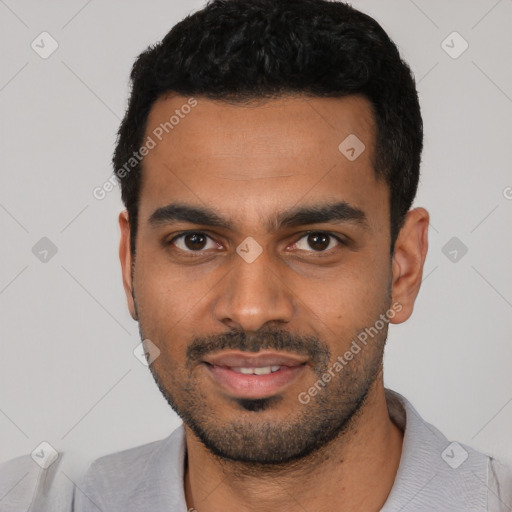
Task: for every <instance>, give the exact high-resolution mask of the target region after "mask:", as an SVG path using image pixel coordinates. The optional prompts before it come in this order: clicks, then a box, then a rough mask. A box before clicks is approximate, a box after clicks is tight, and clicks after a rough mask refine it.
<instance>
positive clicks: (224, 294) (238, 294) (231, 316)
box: [213, 251, 295, 331]
mask: <svg viewBox="0 0 512 512" xmlns="http://www.w3.org/2000/svg"><path fill="white" fill-rule="evenodd" d="M233 259H234V261H233V264H232V268H231V271H230V272H229V273H228V274H227V275H226V277H225V278H224V279H223V280H222V281H221V283H219V285H220V286H219V288H218V290H217V294H216V295H217V297H216V300H215V303H214V306H213V309H214V311H213V312H214V315H215V317H216V319H217V320H218V321H219V322H222V323H223V324H224V325H226V326H228V327H230V328H237V329H244V330H245V331H257V330H258V329H260V328H262V327H263V326H265V324H267V323H269V322H270V323H288V322H290V321H291V319H292V318H293V315H294V311H295V303H294V296H293V293H292V291H291V289H290V287H289V286H288V285H287V284H286V281H285V276H284V275H283V273H282V272H281V273H280V272H279V265H276V264H274V265H272V262H271V261H270V258H269V257H268V256H267V254H266V253H265V251H263V253H262V254H260V256H259V257H258V258H257V259H256V260H255V261H252V262H251V263H248V262H247V261H244V260H243V259H242V258H241V257H239V256H238V255H233Z"/></svg>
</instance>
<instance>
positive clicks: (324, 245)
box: [294, 231, 344, 252]
mask: <svg viewBox="0 0 512 512" xmlns="http://www.w3.org/2000/svg"><path fill="white" fill-rule="evenodd" d="M339 244H341V245H344V242H343V241H342V240H341V239H340V238H338V237H337V236H335V235H333V234H331V233H326V232H324V231H310V232H309V233H306V234H305V235H304V236H303V237H301V238H300V239H299V240H298V241H297V242H295V244H294V246H295V248H297V249H299V250H301V251H311V249H313V251H314V252H327V250H330V249H332V248H333V247H335V246H336V245H339Z"/></svg>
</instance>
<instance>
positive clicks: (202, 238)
mask: <svg viewBox="0 0 512 512" xmlns="http://www.w3.org/2000/svg"><path fill="white" fill-rule="evenodd" d="M208 244H210V246H208ZM168 245H174V246H175V247H177V248H178V249H180V250H181V251H183V252H204V251H203V250H204V249H215V248H217V245H216V244H215V243H214V241H213V240H212V239H211V238H210V237H209V236H208V235H206V234H205V233H201V232H196V231H191V232H188V233H181V234H180V235H178V236H175V237H174V238H173V239H172V240H171V241H170V242H168Z"/></svg>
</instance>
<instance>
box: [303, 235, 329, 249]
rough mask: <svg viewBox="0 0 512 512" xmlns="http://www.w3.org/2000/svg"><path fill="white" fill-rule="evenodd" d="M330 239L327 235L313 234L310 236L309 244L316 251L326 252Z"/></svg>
mask: <svg viewBox="0 0 512 512" xmlns="http://www.w3.org/2000/svg"><path fill="white" fill-rule="evenodd" d="M329 242H330V237H329V235H326V234H325V233H311V234H309V235H308V244H309V246H310V247H311V248H312V249H314V250H315V251H324V250H325V249H327V247H329Z"/></svg>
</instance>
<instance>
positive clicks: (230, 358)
mask: <svg viewBox="0 0 512 512" xmlns="http://www.w3.org/2000/svg"><path fill="white" fill-rule="evenodd" d="M204 362H205V363H209V364H213V365H216V366H229V367H242V368H257V367H266V366H300V365H301V364H304V363H305V362H307V357H301V356H298V355H292V354H289V353H286V354H285V353H282V352H261V353H260V352H258V354H257V355H254V356H251V355H248V354H247V353H243V352H227V351H224V352H220V353H218V354H214V355H211V356H208V357H206V358H205V359H204Z"/></svg>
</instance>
